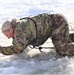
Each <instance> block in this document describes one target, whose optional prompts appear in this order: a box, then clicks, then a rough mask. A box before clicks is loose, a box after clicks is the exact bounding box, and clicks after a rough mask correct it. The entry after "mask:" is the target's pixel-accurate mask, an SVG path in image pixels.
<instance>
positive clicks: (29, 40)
mask: <svg viewBox="0 0 74 75" xmlns="http://www.w3.org/2000/svg"><path fill="white" fill-rule="evenodd" d="M31 19H32V20H31ZM31 19H23V20H20V21H19V22H18V21H17V19H12V21H11V24H12V27H13V29H14V37H13V45H12V46H9V47H0V52H1V53H3V54H5V55H11V54H15V53H21V52H22V51H23V50H24V49H25V48H26V47H27V46H28V45H33V46H39V45H42V44H43V43H44V42H45V41H46V40H47V39H48V38H49V37H50V36H51V39H52V42H53V44H54V46H55V49H56V51H57V53H58V54H60V55H73V51H74V50H73V49H72V51H70V48H71V46H73V45H71V44H70V42H72V41H73V40H72V39H73V36H72V35H71V36H70V35H69V27H68V23H67V21H66V20H65V18H64V17H63V16H61V15H59V14H46V13H44V14H39V15H37V16H34V17H31ZM34 22H35V23H34ZM35 24H36V25H37V28H36V26H35ZM69 37H70V39H69ZM73 47H74V46H73Z"/></svg>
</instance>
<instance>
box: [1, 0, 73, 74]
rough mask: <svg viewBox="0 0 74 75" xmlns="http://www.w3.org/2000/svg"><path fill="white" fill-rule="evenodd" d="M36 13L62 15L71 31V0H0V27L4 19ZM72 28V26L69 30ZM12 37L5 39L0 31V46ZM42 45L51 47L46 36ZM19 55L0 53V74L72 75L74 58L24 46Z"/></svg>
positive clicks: (52, 51) (10, 42)
mask: <svg viewBox="0 0 74 75" xmlns="http://www.w3.org/2000/svg"><path fill="white" fill-rule="evenodd" d="M40 13H60V14H63V15H64V16H65V17H66V19H67V21H68V23H69V26H70V32H74V31H73V29H74V25H73V24H74V0H0V28H1V26H2V24H3V22H4V21H5V20H11V19H12V18H14V17H17V18H22V17H26V16H34V15H37V14H40ZM72 28H73V29H72ZM11 44H12V39H7V38H6V37H5V36H4V35H3V34H2V33H1V31H0V45H2V46H9V45H11ZM43 46H45V47H46V46H47V47H53V44H52V41H51V40H50V39H48V41H46V43H45V44H44V45H43ZM25 50H26V51H28V53H27V54H26V52H25V51H24V52H23V53H21V54H18V55H17V54H16V55H10V56H5V55H2V54H0V74H1V75H3V74H19V75H21V74H28V75H33V74H42V75H74V57H61V56H58V55H57V53H56V52H55V50H54V49H42V51H43V53H40V52H39V50H38V49H30V48H29V47H28V48H27V49H25Z"/></svg>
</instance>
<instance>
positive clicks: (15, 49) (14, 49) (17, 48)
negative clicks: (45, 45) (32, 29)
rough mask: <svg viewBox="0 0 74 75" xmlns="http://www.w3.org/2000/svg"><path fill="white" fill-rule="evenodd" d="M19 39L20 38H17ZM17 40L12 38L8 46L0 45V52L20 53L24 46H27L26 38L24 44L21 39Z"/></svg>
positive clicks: (6, 53)
mask: <svg viewBox="0 0 74 75" xmlns="http://www.w3.org/2000/svg"><path fill="white" fill-rule="evenodd" d="M19 39H20V40H21V38H19ZM20 40H19V41H18V40H14V41H13V45H12V46H8V47H1V46H0V53H2V54H4V55H12V54H18V53H21V52H22V51H23V50H24V48H26V47H27V42H26V41H27V40H26V39H25V40H24V44H23V42H22V41H23V40H21V41H20Z"/></svg>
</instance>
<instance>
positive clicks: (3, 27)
mask: <svg viewBox="0 0 74 75" xmlns="http://www.w3.org/2000/svg"><path fill="white" fill-rule="evenodd" d="M10 27H12V24H11V21H5V22H4V23H3V25H2V32H3V31H6V30H8V29H9V28H10Z"/></svg>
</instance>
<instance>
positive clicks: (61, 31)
mask: <svg viewBox="0 0 74 75" xmlns="http://www.w3.org/2000/svg"><path fill="white" fill-rule="evenodd" d="M73 36H74V34H69V26H68V22H67V21H66V19H65V18H64V17H62V16H60V15H53V16H52V34H51V37H52V42H53V44H54V46H55V49H56V52H57V53H58V54H60V55H63V56H66V55H67V56H72V55H74V44H72V43H73V42H74V39H73V38H74V37H73Z"/></svg>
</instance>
